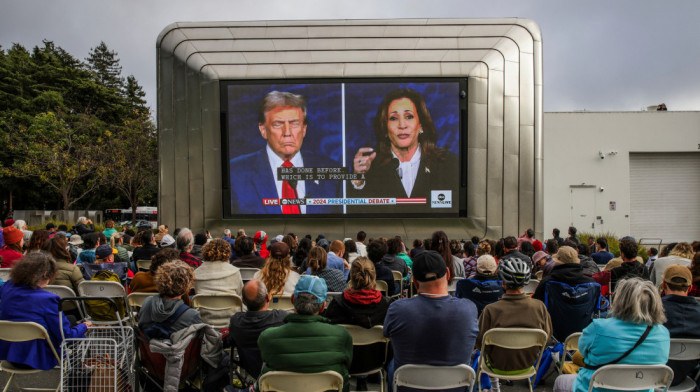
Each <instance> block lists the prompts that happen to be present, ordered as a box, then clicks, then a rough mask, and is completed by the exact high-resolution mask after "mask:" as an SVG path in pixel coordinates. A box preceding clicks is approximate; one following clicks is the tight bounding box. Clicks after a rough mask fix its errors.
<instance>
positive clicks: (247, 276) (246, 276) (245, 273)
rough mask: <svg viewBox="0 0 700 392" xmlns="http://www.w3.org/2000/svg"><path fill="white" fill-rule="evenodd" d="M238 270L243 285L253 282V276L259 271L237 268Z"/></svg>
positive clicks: (256, 269) (258, 269) (257, 269)
mask: <svg viewBox="0 0 700 392" xmlns="http://www.w3.org/2000/svg"><path fill="white" fill-rule="evenodd" d="M238 269H239V270H240V271H241V279H242V280H243V283H245V282H247V281H249V280H253V276H255V274H256V273H258V271H260V268H245V267H239V268H238Z"/></svg>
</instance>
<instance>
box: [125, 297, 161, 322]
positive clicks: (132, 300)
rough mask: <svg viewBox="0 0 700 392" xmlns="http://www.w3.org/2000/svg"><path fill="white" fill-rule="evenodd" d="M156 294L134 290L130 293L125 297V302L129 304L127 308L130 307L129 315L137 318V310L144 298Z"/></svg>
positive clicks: (141, 305)
mask: <svg viewBox="0 0 700 392" xmlns="http://www.w3.org/2000/svg"><path fill="white" fill-rule="evenodd" d="M154 295H158V293H157V292H152V293H149V292H135V293H131V294H129V295H128V296H127V297H126V302H127V303H128V304H129V309H131V315H132V316H133V317H135V318H136V320H138V315H139V311H140V310H141V308H142V307H143V303H144V302H146V298H148V297H152V296H154Z"/></svg>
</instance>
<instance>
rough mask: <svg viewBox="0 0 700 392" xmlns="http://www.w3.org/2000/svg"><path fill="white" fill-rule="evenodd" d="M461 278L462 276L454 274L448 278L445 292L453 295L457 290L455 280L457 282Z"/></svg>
mask: <svg viewBox="0 0 700 392" xmlns="http://www.w3.org/2000/svg"><path fill="white" fill-rule="evenodd" d="M462 279H464V278H463V277H461V276H455V277H454V278H452V279H450V283H449V284H448V285H447V292H448V293H449V294H450V295H451V296H453V297H454V296H455V292H457V282H459V281H460V280H462Z"/></svg>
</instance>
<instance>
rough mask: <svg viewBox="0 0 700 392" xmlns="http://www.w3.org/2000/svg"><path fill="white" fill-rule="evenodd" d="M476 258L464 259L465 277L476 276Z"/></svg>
mask: <svg viewBox="0 0 700 392" xmlns="http://www.w3.org/2000/svg"><path fill="white" fill-rule="evenodd" d="M476 259H477V257H476V256H472V257H467V258H466V259H464V276H465V277H467V278H468V277H470V276H472V275H474V274H476Z"/></svg>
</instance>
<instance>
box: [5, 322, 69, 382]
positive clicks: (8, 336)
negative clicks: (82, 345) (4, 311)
mask: <svg viewBox="0 0 700 392" xmlns="http://www.w3.org/2000/svg"><path fill="white" fill-rule="evenodd" d="M36 339H41V340H44V341H45V343H46V344H47V345H48V346H49V347H50V348H51V352H52V353H53V355H54V357H55V358H56V361H58V362H59V363H60V362H61V359H60V358H59V357H58V354H57V353H56V349H55V348H54V346H53V343H51V338H49V334H48V332H46V329H45V328H44V327H43V326H42V325H40V324H37V323H34V322H29V321H6V320H2V321H0V340H4V341H6V342H27V341H31V340H36ZM0 371H2V372H7V373H10V378H9V379H8V380H7V384H5V388H4V389H3V392H7V390H8V389H9V387H10V386H11V385H12V386H14V387H15V388H16V389H19V390H23V389H26V390H33V391H58V390H59V388H60V387H61V385H60V384H59V385H57V386H56V388H21V387H19V386H18V385H17V383H16V382H15V379H14V378H15V375H16V374H19V375H23V374H35V373H40V372H44V371H46V370H40V369H20V368H17V367H15V366H14V365H13V364H12V363H10V362H8V361H0Z"/></svg>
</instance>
